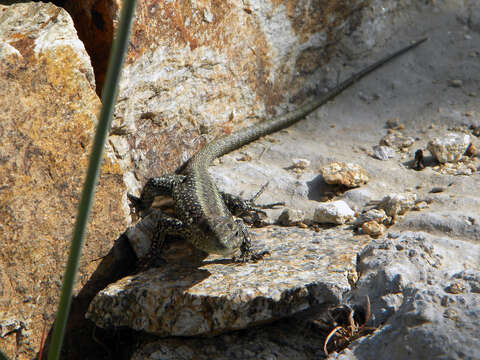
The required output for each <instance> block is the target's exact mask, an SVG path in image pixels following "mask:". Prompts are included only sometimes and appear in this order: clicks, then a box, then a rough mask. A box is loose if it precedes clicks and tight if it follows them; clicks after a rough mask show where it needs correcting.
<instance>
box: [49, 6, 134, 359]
mask: <svg viewBox="0 0 480 360" xmlns="http://www.w3.org/2000/svg"><path fill="white" fill-rule="evenodd" d="M135 5H136V0H124V1H123V5H122V10H121V14H120V22H119V25H118V30H117V33H116V38H115V40H114V41H113V45H112V50H111V52H110V59H109V63H108V70H107V76H106V80H105V85H104V88H103V91H102V108H101V110H100V117H99V122H98V126H97V131H96V133H95V139H94V142H93V148H92V152H91V154H90V159H89V164H88V170H87V177H86V179H85V184H84V187H83V191H82V195H81V198H80V204H79V206H78V213H77V220H76V223H75V228H74V231H73V239H72V243H71V246H70V253H69V255H68V262H67V268H66V270H65V275H64V278H63V285H62V292H61V295H60V303H59V305H58V311H57V317H56V320H55V326H54V329H53V334H52V340H51V343H50V347H49V351H48V360H56V359H58V358H59V355H60V350H61V348H62V342H63V337H64V333H65V326H66V324H67V319H68V313H69V311H70V304H71V300H72V292H73V285H74V283H75V275H76V273H77V270H78V262H79V260H80V256H81V252H82V245H83V239H84V237H85V231H86V227H87V223H88V216H89V214H90V209H91V207H92V202H93V197H94V195H95V187H96V185H97V182H98V174H99V172H100V164H101V161H102V157H103V149H104V147H105V140H106V138H107V135H108V132H109V131H110V124H111V119H112V114H113V107H114V105H115V100H116V97H117V91H118V82H119V79H120V73H121V69H122V65H123V61H124V59H125V54H126V52H127V47H128V38H129V34H130V28H131V24H132V19H133V14H134V11H135Z"/></svg>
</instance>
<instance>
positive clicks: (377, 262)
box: [333, 232, 480, 360]
mask: <svg viewBox="0 0 480 360" xmlns="http://www.w3.org/2000/svg"><path fill="white" fill-rule="evenodd" d="M465 248H468V251H467V252H466V251H465ZM479 258H480V246H479V243H478V242H477V243H475V244H472V243H464V242H462V241H460V240H453V239H451V238H447V237H436V236H431V235H429V234H426V233H420V232H417V233H411V232H405V233H401V234H400V233H393V234H391V235H390V236H389V237H387V238H385V239H382V240H381V241H374V242H372V244H371V245H369V246H367V247H366V248H365V249H364V250H363V251H362V252H361V253H360V255H359V262H358V269H359V270H360V271H361V273H362V276H361V278H360V280H359V282H358V283H357V288H356V289H355V290H354V291H353V292H352V296H353V298H355V297H357V298H362V297H364V296H365V295H368V296H369V297H370V299H371V300H372V324H380V323H383V326H382V327H380V328H379V329H378V330H377V331H376V332H375V333H374V334H373V335H372V336H369V337H365V338H362V339H360V340H359V341H357V342H355V343H354V344H353V345H352V346H351V348H350V349H349V350H347V351H346V352H345V353H344V354H342V355H338V356H335V357H333V358H336V359H345V360H346V359H367V358H369V357H370V356H371V354H373V353H375V354H376V355H375V358H377V359H394V360H396V359H435V358H448V359H479V358H480V333H479V332H478V331H476V329H478V322H479V321H480V296H479V293H480V286H479V285H480V265H479V262H478V259H479Z"/></svg>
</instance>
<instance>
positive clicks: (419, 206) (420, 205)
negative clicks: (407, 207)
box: [412, 201, 428, 211]
mask: <svg viewBox="0 0 480 360" xmlns="http://www.w3.org/2000/svg"><path fill="white" fill-rule="evenodd" d="M427 207H428V203H427V202H426V201H419V202H417V203H416V204H415V205H414V206H413V208H412V210H413V211H420V210H423V209H426V208H427Z"/></svg>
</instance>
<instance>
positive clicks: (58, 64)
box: [0, 2, 127, 359]
mask: <svg viewBox="0 0 480 360" xmlns="http://www.w3.org/2000/svg"><path fill="white" fill-rule="evenodd" d="M0 14H1V16H0V44H1V45H0V107H1V109H2V110H1V111H0V138H1V145H0V159H1V160H0V163H1V165H0V178H1V179H2V183H1V185H0V188H1V190H0V229H1V230H0V232H1V235H0V237H1V240H0V241H1V247H2V251H1V254H0V289H1V291H0V314H1V315H0V318H1V319H9V318H13V319H18V320H19V321H23V320H25V321H27V320H28V322H29V329H28V331H29V332H31V334H33V335H32V336H30V337H29V339H28V342H27V340H26V339H23V340H22V341H20V335H18V334H17V333H15V332H12V333H10V334H9V335H7V336H6V337H5V338H2V340H1V341H0V343H1V345H0V347H1V348H2V351H5V352H6V353H7V355H8V356H9V357H10V358H18V359H32V358H35V357H36V352H37V351H38V349H39V347H40V341H41V334H42V330H43V327H44V325H45V326H46V327H47V329H48V328H50V326H51V324H52V322H53V319H54V316H55V312H56V311H57V304H58V299H59V295H60V286H61V280H62V276H63V274H64V270H65V262H66V259H67V257H68V251H69V247H70V242H71V237H72V230H73V227H74V222H75V216H76V214H77V205H78V200H79V198H80V194H81V190H82V186H83V181H84V177H85V173H86V167H87V161H88V157H89V154H90V150H91V143H92V141H93V134H94V131H95V124H96V122H97V114H98V111H99V106H100V101H99V99H98V97H97V95H96V93H95V82H94V76H93V69H92V67H91V65H90V59H89V57H88V55H87V53H86V51H85V49H84V47H83V44H82V43H81V42H80V41H79V40H78V38H77V35H76V31H75V28H74V26H73V22H72V20H71V19H70V17H69V15H68V14H67V12H66V11H65V10H63V9H61V8H58V7H56V6H54V5H53V4H46V3H42V2H30V3H18V4H13V5H10V6H4V5H0ZM96 191H97V192H96V195H95V201H94V203H93V208H92V212H91V215H90V221H89V226H88V229H87V233H86V239H85V246H84V249H83V256H82V258H81V260H80V265H79V274H78V277H77V279H78V281H77V283H76V285H75V294H77V293H78V291H79V289H80V288H81V287H82V286H83V285H84V284H85V283H86V282H87V280H88V279H89V278H90V276H91V275H92V274H93V272H94V271H95V270H96V268H97V265H98V261H97V259H98V258H99V257H102V256H103V255H105V254H106V253H107V252H108V251H109V249H110V248H111V246H112V244H113V242H114V239H115V238H116V237H117V236H118V234H119V233H121V232H122V231H123V230H124V229H125V226H126V223H127V217H126V211H125V210H126V209H125V208H124V206H125V205H126V201H125V198H124V197H123V196H124V194H125V187H124V185H123V181H122V173H121V171H120V167H119V165H118V163H117V162H116V160H115V157H114V156H113V155H112V151H111V149H109V147H108V146H107V150H106V156H105V158H104V160H103V166H102V169H101V175H100V178H99V185H98V187H97V189H96ZM26 334H28V332H26ZM17 335H18V336H19V337H17ZM7 344H8V345H7Z"/></svg>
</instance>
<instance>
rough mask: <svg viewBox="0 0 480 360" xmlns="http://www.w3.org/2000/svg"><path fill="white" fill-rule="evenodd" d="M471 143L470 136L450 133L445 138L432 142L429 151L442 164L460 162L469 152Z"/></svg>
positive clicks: (429, 144)
mask: <svg viewBox="0 0 480 360" xmlns="http://www.w3.org/2000/svg"><path fill="white" fill-rule="evenodd" d="M470 142H471V140H470V135H468V134H456V133H448V134H446V135H445V136H444V137H438V138H435V139H433V140H430V141H429V143H428V150H430V152H431V153H432V155H433V156H435V158H436V159H437V160H438V162H440V163H442V164H444V163H447V162H458V161H459V160H460V159H461V158H462V157H463V155H464V154H465V152H466V151H467V148H468V146H469V145H470Z"/></svg>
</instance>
